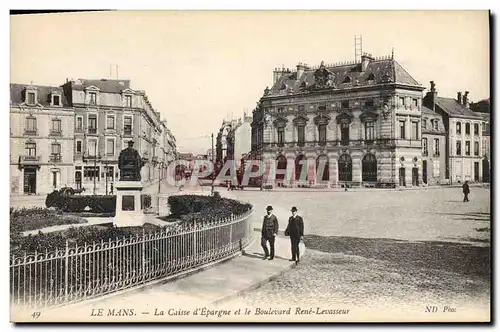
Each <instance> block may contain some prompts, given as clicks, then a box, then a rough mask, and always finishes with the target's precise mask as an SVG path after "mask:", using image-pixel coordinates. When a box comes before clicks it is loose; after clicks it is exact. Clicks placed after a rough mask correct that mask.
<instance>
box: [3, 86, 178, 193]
mask: <svg viewBox="0 0 500 332" xmlns="http://www.w3.org/2000/svg"><path fill="white" fill-rule="evenodd" d="M10 118H11V120H10V121H11V151H12V153H11V174H12V175H11V187H12V189H11V192H12V193H13V194H16V193H17V194H24V193H26V194H47V193H49V192H51V191H52V190H54V189H59V188H61V187H62V186H70V187H73V188H77V189H81V188H84V189H85V193H86V194H92V193H95V194H106V193H112V191H113V189H112V188H113V185H114V183H115V182H116V181H118V179H119V169H118V156H119V153H120V151H121V150H122V149H124V148H125V147H127V145H128V141H130V140H133V141H134V148H136V149H137V150H138V151H139V153H140V155H141V157H142V158H143V161H144V162H145V166H144V167H143V168H142V169H141V177H142V181H143V183H145V184H146V185H148V184H150V183H153V182H156V181H158V180H159V178H162V177H163V176H165V174H166V168H167V166H168V164H169V163H170V162H171V161H173V160H175V159H176V156H177V152H176V149H177V147H176V142H175V138H174V136H173V135H172V133H171V132H170V130H169V129H168V128H167V124H166V122H165V121H162V120H161V119H160V113H159V112H156V111H155V110H154V109H153V107H152V105H151V103H150V102H149V100H148V97H147V95H146V93H145V92H144V91H140V90H133V89H131V87H130V81H129V80H108V79H102V80H87V79H78V80H71V81H68V80H67V82H66V83H65V84H63V85H62V86H60V87H47V86H32V85H20V84H11V116H10ZM15 168H17V171H15V170H14V169H15Z"/></svg>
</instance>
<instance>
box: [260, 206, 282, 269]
mask: <svg viewBox="0 0 500 332" xmlns="http://www.w3.org/2000/svg"><path fill="white" fill-rule="evenodd" d="M266 211H267V215H265V216H264V221H263V222H262V238H261V245H262V248H263V249H264V258H263V259H267V257H269V260H270V261H272V260H273V259H274V241H275V240H276V235H278V230H279V225H278V218H276V216H275V215H274V214H273V207H272V206H270V205H269V206H268V207H267V208H266ZM267 242H269V246H270V247H271V253H270V254H269V250H268V249H267Z"/></svg>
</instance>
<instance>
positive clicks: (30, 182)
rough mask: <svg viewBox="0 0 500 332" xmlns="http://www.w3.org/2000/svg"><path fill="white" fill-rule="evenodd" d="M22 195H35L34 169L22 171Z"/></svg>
mask: <svg viewBox="0 0 500 332" xmlns="http://www.w3.org/2000/svg"><path fill="white" fill-rule="evenodd" d="M24 193H25V194H27V195H34V194H36V168H34V167H26V168H25V169H24Z"/></svg>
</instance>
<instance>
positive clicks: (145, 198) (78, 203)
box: [45, 190, 151, 213]
mask: <svg viewBox="0 0 500 332" xmlns="http://www.w3.org/2000/svg"><path fill="white" fill-rule="evenodd" d="M141 200H142V204H143V208H150V207H151V195H149V194H142V195H141ZM45 206H47V207H55V208H58V209H60V210H62V211H64V212H84V211H86V210H85V209H86V208H87V206H88V207H89V208H90V210H91V211H92V212H93V213H114V212H115V211H116V195H78V196H74V195H69V196H68V195H64V194H62V193H61V192H60V191H58V190H55V191H53V192H51V193H50V194H48V195H47V198H46V199H45Z"/></svg>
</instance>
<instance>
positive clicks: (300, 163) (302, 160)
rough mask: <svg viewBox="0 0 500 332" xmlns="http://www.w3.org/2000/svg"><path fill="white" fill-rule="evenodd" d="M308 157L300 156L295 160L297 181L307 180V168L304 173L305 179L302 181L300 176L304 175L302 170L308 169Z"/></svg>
mask: <svg viewBox="0 0 500 332" xmlns="http://www.w3.org/2000/svg"><path fill="white" fill-rule="evenodd" d="M306 161H307V160H306V157H305V156H304V155H302V154H301V155H299V156H297V158H295V180H296V181H301V180H303V181H305V180H306V179H307V168H306V172H305V173H304V174H305V175H304V178H303V179H301V178H300V176H301V173H302V169H303V168H304V167H307V163H306Z"/></svg>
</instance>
